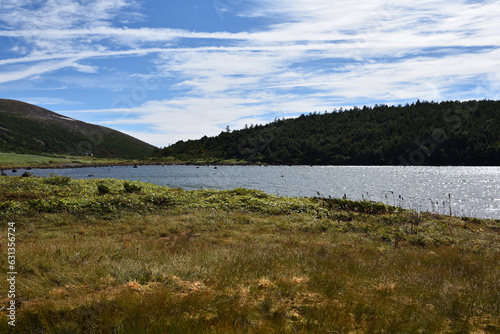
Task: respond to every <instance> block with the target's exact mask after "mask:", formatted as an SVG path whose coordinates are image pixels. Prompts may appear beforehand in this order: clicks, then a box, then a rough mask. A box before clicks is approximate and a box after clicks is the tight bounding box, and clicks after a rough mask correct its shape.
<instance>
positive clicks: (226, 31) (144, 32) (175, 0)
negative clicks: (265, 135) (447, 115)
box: [0, 0, 500, 146]
mask: <svg viewBox="0 0 500 334" xmlns="http://www.w3.org/2000/svg"><path fill="white" fill-rule="evenodd" d="M499 17H500V2H499V1H498V0H496V1H481V0H468V1H465V0H453V1H451V0H439V1H437V0H420V1H406V0H399V1H390V0H369V1H368V0H364V1H359V0H349V1H348V0H337V1H326V0H273V1H269V0H2V4H1V6H0V97H1V98H10V99H17V100H22V101H25V102H29V103H33V104H37V105H39V106H42V107H45V108H47V109H50V110H53V111H55V112H58V113H61V114H64V115H67V116H69V117H73V118H77V119H81V120H84V121H87V122H92V123H96V124H101V125H105V126H108V127H111V128H114V129H117V130H120V131H123V132H126V133H128V134H131V135H134V136H136V137H138V138H140V139H142V140H145V141H147V142H149V143H152V144H154V145H157V146H166V145H168V144H173V143H175V142H176V141H178V140H181V139H182V140H186V139H197V138H199V137H202V136H203V135H209V136H213V135H217V134H218V133H220V132H221V131H222V130H224V128H225V127H226V126H227V125H229V126H230V128H231V129H238V128H242V127H243V126H244V125H245V124H248V125H250V124H264V123H267V122H269V121H272V120H273V119H274V118H281V117H294V116H298V115H300V114H302V113H309V112H314V111H321V112H323V111H325V110H328V111H329V112H331V111H332V110H333V109H338V108H340V107H344V108H345V107H350V106H363V105H367V106H372V105H374V104H381V103H385V104H399V103H401V104H405V103H408V102H409V103H411V102H414V101H416V100H417V99H420V100H428V101H431V100H433V101H444V100H468V99H500V24H499V23H498V18H499Z"/></svg>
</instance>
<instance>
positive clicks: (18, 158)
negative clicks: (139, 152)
mask: <svg viewBox="0 0 500 334" xmlns="http://www.w3.org/2000/svg"><path fill="white" fill-rule="evenodd" d="M132 163H139V162H138V161H137V160H125V159H111V158H95V157H87V156H56V155H54V156H50V155H46V156H42V155H32V154H18V153H2V152H0V167H1V168H5V169H7V168H27V167H33V168H35V167H45V168H49V167H53V168H57V167H64V166H66V167H71V166H81V165H120V164H132ZM141 163H142V162H141Z"/></svg>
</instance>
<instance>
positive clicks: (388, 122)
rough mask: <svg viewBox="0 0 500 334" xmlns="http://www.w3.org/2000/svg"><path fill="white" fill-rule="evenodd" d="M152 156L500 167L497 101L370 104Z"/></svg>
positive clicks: (179, 146) (222, 135) (176, 146)
mask: <svg viewBox="0 0 500 334" xmlns="http://www.w3.org/2000/svg"><path fill="white" fill-rule="evenodd" d="M155 155H156V156H157V157H161V158H164V157H172V158H174V159H177V160H181V161H185V162H189V161H200V160H201V161H207V162H209V161H210V162H217V161H224V160H230V159H232V160H234V159H236V160H241V161H245V162H248V163H268V164H291V165H297V164H313V165H402V164H404V165H472V166H473V165H496V166H498V165H500V101H489V100H483V101H466V102H458V101H455V102H454V101H446V102H440V103H437V102H426V101H424V102H420V101H417V102H416V103H412V104H406V105H404V106H402V105H398V106H388V105H375V106H374V107H366V106H365V107H362V108H358V107H354V108H352V109H348V110H342V109H340V110H334V111H333V112H329V113H327V112H325V113H318V112H314V113H310V114H309V115H301V116H300V117H298V118H293V119H286V120H284V119H277V120H275V121H274V122H272V123H269V124H267V125H256V126H250V127H245V128H244V129H241V130H235V131H230V130H229V128H226V131H223V132H221V133H220V134H219V135H218V136H215V137H207V136H205V137H203V138H201V139H198V140H188V141H179V142H177V143H175V144H173V145H171V146H168V147H165V148H163V149H159V150H157V151H156V152H155Z"/></svg>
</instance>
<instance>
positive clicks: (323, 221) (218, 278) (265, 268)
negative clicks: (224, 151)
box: [0, 177, 500, 333]
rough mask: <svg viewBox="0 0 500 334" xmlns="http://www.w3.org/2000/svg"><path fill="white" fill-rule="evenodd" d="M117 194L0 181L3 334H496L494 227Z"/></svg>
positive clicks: (338, 207) (248, 199)
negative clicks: (14, 243)
mask: <svg viewBox="0 0 500 334" xmlns="http://www.w3.org/2000/svg"><path fill="white" fill-rule="evenodd" d="M125 184H127V182H124V181H117V180H93V179H92V180H73V179H70V180H68V181H67V183H66V180H65V181H64V182H63V181H60V180H58V179H55V178H54V177H52V178H20V177H3V178H0V215H1V216H2V221H15V222H16V226H17V228H18V231H17V234H18V239H19V247H18V249H17V251H18V253H17V270H18V273H19V275H18V285H17V289H18V295H19V298H18V300H17V304H16V305H18V309H17V321H16V328H15V332H18V333H295V332H296V333H349V332H353V333H384V332H385V333H419V332H420V333H498V332H499V331H500V322H499V319H500V307H499V306H500V286H499V285H498V282H499V280H500V268H499V267H498V266H496V265H494V264H496V263H500V235H499V233H498V232H499V231H500V221H498V220H496V221H493V220H480V219H470V218H464V219H462V218H457V217H450V216H441V215H437V214H433V213H423V214H421V215H420V216H416V217H415V213H414V212H411V211H408V210H403V209H401V208H397V207H392V206H388V205H385V204H382V203H370V202H368V201H360V202H356V201H350V200H347V199H326V198H286V197H278V196H274V195H269V194H266V193H263V192H261V191H256V190H247V189H242V188H238V189H233V190H223V191H219V190H197V191H184V190H182V189H172V188H167V187H161V186H156V185H152V184H148V183H140V182H133V183H128V184H129V185H128V186H125ZM104 185H105V187H106V188H105V189H107V190H106V192H105V193H100V191H98V189H99V187H100V186H101V188H103V186H104ZM132 186H133V187H132ZM103 189H104V188H103ZM0 238H1V239H0V240H1V244H0V253H3V254H5V253H6V243H5V242H4V241H5V240H6V229H1V230H0ZM5 280H6V273H5V272H0V281H2V282H5ZM0 289H1V290H0V296H6V291H5V289H6V285H5V284H2V285H0ZM2 298H3V297H2ZM0 302H1V303H3V305H5V303H7V302H8V300H7V299H2V300H0ZM3 305H1V306H3ZM1 306H0V308H1ZM7 330H8V325H7V318H6V314H5V311H0V331H1V332H6V331H7Z"/></svg>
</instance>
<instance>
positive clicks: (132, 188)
mask: <svg viewBox="0 0 500 334" xmlns="http://www.w3.org/2000/svg"><path fill="white" fill-rule="evenodd" d="M123 188H124V189H125V192H126V193H135V192H139V191H141V190H142V187H141V186H138V185H136V184H133V183H130V182H125V183H124V184H123Z"/></svg>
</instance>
